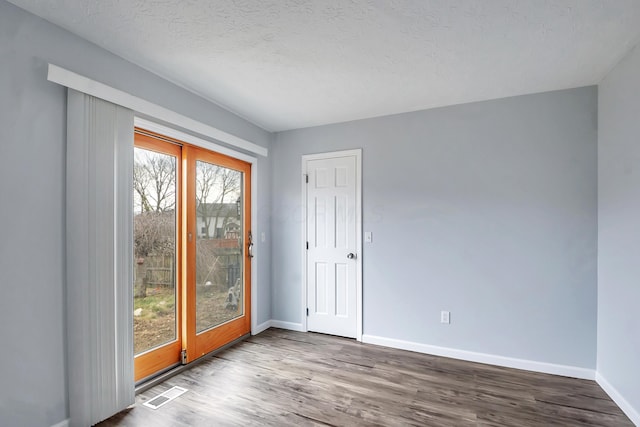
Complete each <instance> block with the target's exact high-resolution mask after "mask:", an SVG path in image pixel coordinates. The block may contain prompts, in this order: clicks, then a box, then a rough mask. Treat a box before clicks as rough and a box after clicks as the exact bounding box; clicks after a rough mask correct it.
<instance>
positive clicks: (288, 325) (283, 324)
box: [271, 320, 306, 332]
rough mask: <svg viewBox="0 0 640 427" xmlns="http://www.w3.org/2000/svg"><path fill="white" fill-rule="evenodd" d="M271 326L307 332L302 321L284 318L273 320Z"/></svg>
mask: <svg viewBox="0 0 640 427" xmlns="http://www.w3.org/2000/svg"><path fill="white" fill-rule="evenodd" d="M271 326H272V327H274V328H280V329H288V330H290V331H298V332H306V331H305V330H304V329H303V328H302V323H293V322H284V321H282V320H271Z"/></svg>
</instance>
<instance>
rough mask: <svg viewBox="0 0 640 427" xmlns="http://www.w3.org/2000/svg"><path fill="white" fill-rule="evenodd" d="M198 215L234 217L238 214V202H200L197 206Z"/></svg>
mask: <svg viewBox="0 0 640 427" xmlns="http://www.w3.org/2000/svg"><path fill="white" fill-rule="evenodd" d="M196 215H197V216H198V217H200V218H202V217H203V216H209V217H214V216H219V217H234V218H237V216H238V205H237V204H236V203H199V204H198V205H197V206H196Z"/></svg>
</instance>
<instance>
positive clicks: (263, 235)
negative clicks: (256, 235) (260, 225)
mask: <svg viewBox="0 0 640 427" xmlns="http://www.w3.org/2000/svg"><path fill="white" fill-rule="evenodd" d="M265 240H267V236H266V235H265V234H264V231H263V232H262V233H260V241H261V242H262V243H264V241H265Z"/></svg>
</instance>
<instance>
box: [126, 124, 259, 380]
mask: <svg viewBox="0 0 640 427" xmlns="http://www.w3.org/2000/svg"><path fill="white" fill-rule="evenodd" d="M134 157H135V160H134V218H133V221H134V270H135V274H134V275H135V277H134V283H133V287H134V348H135V377H136V380H140V379H143V378H146V377H149V376H151V375H154V374H156V373H158V372H159V371H162V370H164V369H167V368H170V367H171V366H173V365H176V364H178V363H181V362H190V361H192V360H195V359H197V358H198V357H201V356H202V355H205V354H207V353H209V352H211V351H213V350H215V349H216V348H219V347H221V346H223V345H225V344H227V343H228V342H231V341H233V340H234V339H236V338H238V337H241V336H243V335H245V334H246V333H248V332H249V331H250V328H251V326H250V325H251V320H250V309H249V304H250V289H251V287H250V277H251V274H250V268H251V263H250V245H251V241H250V231H249V224H250V212H251V200H250V194H251V191H250V187H249V185H250V182H251V179H250V176H251V165H250V164H248V163H245V162H243V161H240V160H237V159H233V158H230V157H227V156H223V155H221V154H217V153H213V152H211V151H207V150H204V149H201V148H196V147H193V146H189V145H187V144H184V143H181V142H180V141H175V140H172V139H170V138H166V137H163V136H160V135H156V134H153V133H151V132H147V131H144V130H141V129H137V130H136V136H135V153H134Z"/></svg>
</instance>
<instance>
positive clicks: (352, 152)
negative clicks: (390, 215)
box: [300, 148, 362, 341]
mask: <svg viewBox="0 0 640 427" xmlns="http://www.w3.org/2000/svg"><path fill="white" fill-rule="evenodd" d="M346 156H355V157H356V209H355V212H356V324H357V329H356V340H358V341H362V149H361V148H356V149H353V150H343V151H333V152H329V153H318V154H303V155H302V176H301V185H302V215H303V218H302V242H301V245H300V248H301V250H302V292H301V293H302V301H301V302H302V304H301V308H302V309H301V313H300V314H301V316H302V330H303V331H304V332H307V331H308V328H307V257H308V252H307V241H308V239H307V220H308V215H307V181H306V176H307V172H308V171H307V162H308V161H310V160H323V159H331V158H334V157H346Z"/></svg>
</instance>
